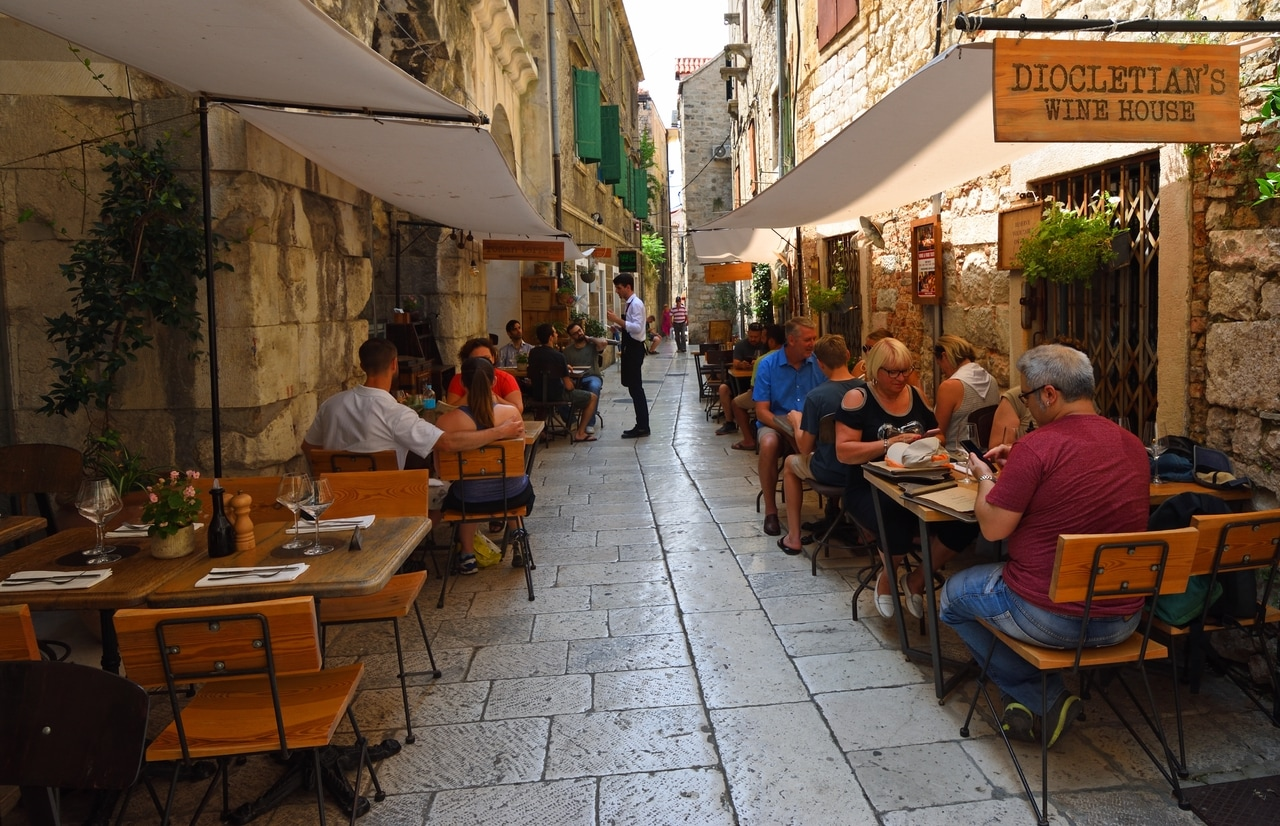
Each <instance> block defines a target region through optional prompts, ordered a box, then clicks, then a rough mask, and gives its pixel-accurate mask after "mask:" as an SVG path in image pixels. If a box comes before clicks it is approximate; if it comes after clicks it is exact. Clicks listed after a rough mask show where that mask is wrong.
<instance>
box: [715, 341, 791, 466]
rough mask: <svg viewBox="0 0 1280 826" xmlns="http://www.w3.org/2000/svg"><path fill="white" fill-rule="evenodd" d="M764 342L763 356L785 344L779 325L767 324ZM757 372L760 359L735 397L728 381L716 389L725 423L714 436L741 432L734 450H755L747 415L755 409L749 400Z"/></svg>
mask: <svg viewBox="0 0 1280 826" xmlns="http://www.w3.org/2000/svg"><path fill="white" fill-rule="evenodd" d="M764 340H765V342H766V343H767V346H766V349H765V354H766V355H767V354H769V353H772V352H773V351H774V350H777V349H778V348H779V347H781V346H782V345H783V344H786V343H787V334H786V333H785V332H784V331H783V327H782V325H781V324H769V325H766V327H765V332H764ZM759 372H760V359H756V361H755V364H754V365H753V366H752V368H751V380H750V382H749V383H748V384H747V389H746V390H743V391H742V392H741V393H739V394H738V395H736V396H734V395H733V390H731V389H730V385H729V382H728V381H723V382H721V383H720V387H719V388H717V391H718V392H719V393H720V409H721V410H723V411H725V413H724V417H725V423H724V425H723V426H722V427H720V428H719V429H717V430H716V435H717V436H723V435H726V434H729V433H736V432H738V431H739V430H741V431H742V439H741V441H738V442H736V443H734V444H733V445H731V447H733V449H734V450H755V449H756V434H755V431H754V430H752V429H751V426H750V424H751V423H750V421H749V419H748V414H750V413H752V412H754V411H755V409H756V401H755V399H753V398H751V388H752V387H753V386H754V385H755V381H756V374H757V373H759ZM730 397H732V398H730ZM726 428H728V429H726Z"/></svg>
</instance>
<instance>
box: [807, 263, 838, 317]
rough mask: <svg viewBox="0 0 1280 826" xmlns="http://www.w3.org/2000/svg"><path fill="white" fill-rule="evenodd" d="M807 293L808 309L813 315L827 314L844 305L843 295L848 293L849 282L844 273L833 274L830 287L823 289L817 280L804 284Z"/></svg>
mask: <svg viewBox="0 0 1280 826" xmlns="http://www.w3.org/2000/svg"><path fill="white" fill-rule="evenodd" d="M806 287H807V288H808V291H809V309H810V310H813V311H814V312H815V313H829V312H831V311H832V310H836V309H839V308H840V307H841V306H842V305H843V304H844V297H845V294H846V293H848V292H849V282H848V281H846V280H845V277H844V273H840V272H837V273H834V274H833V275H832V277H831V286H830V287H824V286H822V284H821V283H819V282H818V281H817V280H812V281H808V282H806Z"/></svg>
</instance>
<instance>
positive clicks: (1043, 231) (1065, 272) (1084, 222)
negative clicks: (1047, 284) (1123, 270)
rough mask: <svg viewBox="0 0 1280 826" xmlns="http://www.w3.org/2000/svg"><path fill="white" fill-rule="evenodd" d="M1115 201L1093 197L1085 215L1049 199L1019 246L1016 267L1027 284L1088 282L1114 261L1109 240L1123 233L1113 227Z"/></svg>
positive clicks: (1116, 227)
mask: <svg viewBox="0 0 1280 826" xmlns="http://www.w3.org/2000/svg"><path fill="white" fill-rule="evenodd" d="M1118 200H1119V199H1116V198H1111V197H1105V196H1102V195H1101V194H1095V201H1094V208H1093V210H1092V212H1091V214H1089V215H1081V214H1080V213H1079V212H1076V211H1075V210H1072V209H1066V208H1065V207H1064V206H1063V204H1062V203H1061V202H1059V201H1055V200H1052V199H1050V200H1049V201H1048V203H1047V206H1046V208H1045V211H1044V218H1043V220H1041V221H1040V223H1039V224H1038V225H1037V226H1036V228H1035V229H1033V230H1032V231H1031V234H1030V235H1028V236H1027V238H1026V239H1025V240H1023V242H1022V248H1021V249H1020V250H1019V251H1018V258H1017V263H1018V266H1019V267H1020V268H1021V269H1022V271H1023V274H1024V275H1025V276H1026V279H1027V283H1029V284H1035V283H1036V282H1038V281H1040V280H1041V279H1045V280H1047V281H1052V282H1054V283H1055V284H1071V283H1074V282H1076V281H1084V282H1086V284H1087V283H1088V282H1090V281H1091V280H1092V279H1093V277H1094V275H1096V274H1097V272H1098V270H1099V269H1101V268H1103V267H1105V266H1106V265H1108V264H1110V263H1111V261H1112V260H1113V258H1114V257H1115V252H1114V250H1113V249H1112V247H1111V239H1112V238H1115V237H1116V236H1117V235H1119V234H1120V233H1121V232H1122V231H1123V230H1122V228H1120V227H1118V226H1116V223H1115V205H1116V202H1117V201H1118Z"/></svg>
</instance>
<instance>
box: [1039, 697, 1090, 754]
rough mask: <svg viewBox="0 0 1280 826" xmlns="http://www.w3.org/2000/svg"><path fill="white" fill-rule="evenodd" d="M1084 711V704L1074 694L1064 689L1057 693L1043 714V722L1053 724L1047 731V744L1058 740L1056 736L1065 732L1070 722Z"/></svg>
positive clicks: (1047, 724) (1069, 726) (1051, 744)
mask: <svg viewBox="0 0 1280 826" xmlns="http://www.w3.org/2000/svg"><path fill="white" fill-rule="evenodd" d="M1083 712H1084V704H1083V703H1082V702H1081V701H1080V698H1079V697H1077V696H1076V695H1074V694H1072V693H1070V692H1067V691H1064V692H1062V693H1061V694H1059V695H1058V699H1057V700H1056V701H1054V704H1053V707H1052V708H1050V709H1049V713H1048V714H1046V715H1045V716H1044V724H1045V725H1046V726H1053V728H1052V729H1051V730H1050V732H1049V746H1050V747H1052V746H1053V744H1054V743H1056V742H1058V738H1059V737H1061V736H1062V735H1064V734H1066V733H1067V729H1069V728H1071V724H1072V723H1074V722H1075V721H1076V718H1077V717H1079V716H1080V715H1081V714H1082V713H1083Z"/></svg>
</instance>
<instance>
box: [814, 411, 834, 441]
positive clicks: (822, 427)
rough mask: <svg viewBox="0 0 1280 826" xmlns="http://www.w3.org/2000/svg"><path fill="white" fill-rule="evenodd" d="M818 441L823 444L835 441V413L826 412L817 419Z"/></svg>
mask: <svg viewBox="0 0 1280 826" xmlns="http://www.w3.org/2000/svg"><path fill="white" fill-rule="evenodd" d="M818 441H819V442H820V443H821V444H824V445H833V444H835V443H836V414H834V413H828V414H827V415H825V416H823V417H822V418H821V419H818Z"/></svg>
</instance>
